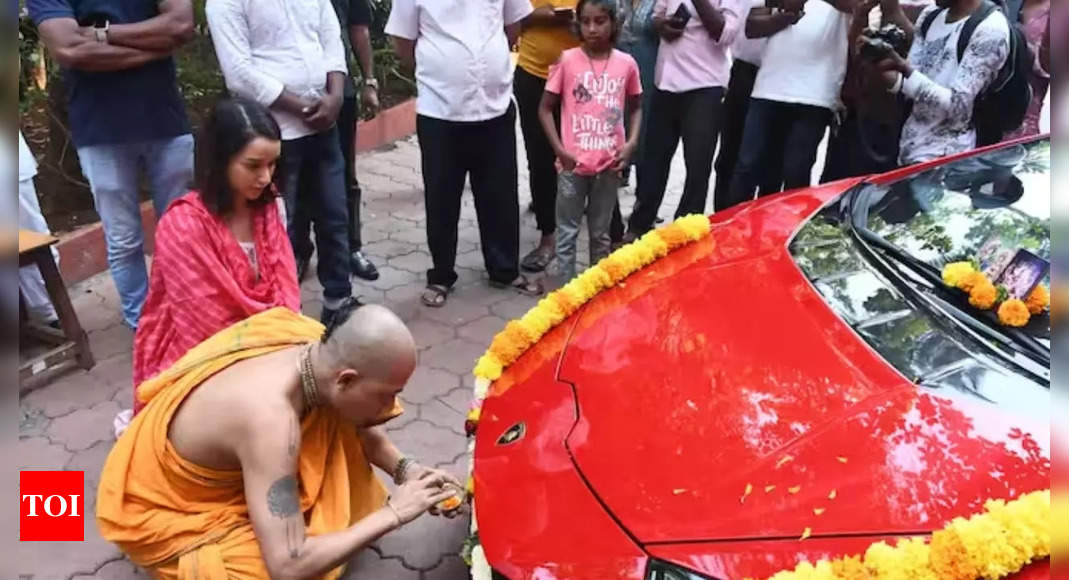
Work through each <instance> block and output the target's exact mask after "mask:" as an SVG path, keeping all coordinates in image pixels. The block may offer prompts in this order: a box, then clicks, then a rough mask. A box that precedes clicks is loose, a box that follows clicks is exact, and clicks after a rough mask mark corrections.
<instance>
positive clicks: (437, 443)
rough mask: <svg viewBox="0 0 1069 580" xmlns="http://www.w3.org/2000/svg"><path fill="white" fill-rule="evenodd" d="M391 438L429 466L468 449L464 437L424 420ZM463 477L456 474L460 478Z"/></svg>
mask: <svg viewBox="0 0 1069 580" xmlns="http://www.w3.org/2000/svg"><path fill="white" fill-rule="evenodd" d="M390 438H391V439H392V440H393V442H394V444H396V445H397V448H398V449H404V451H405V454H407V455H411V456H412V457H414V458H415V459H417V460H418V461H420V462H421V463H424V464H427V465H435V464H437V463H440V462H452V461H453V460H454V459H455V458H456V457H457V456H458V455H460V454H461V453H464V451H465V450H466V449H467V448H468V444H467V439H466V438H465V437H464V436H463V435H460V434H458V433H456V432H455V431H452V430H450V429H447V428H445V427H439V426H438V425H435V424H433V423H431V422H429V421H424V420H422V419H420V420H417V421H413V422H411V423H409V424H408V425H406V426H405V428H404V429H400V430H397V431H394V432H392V433H390ZM462 475H464V474H461V473H458V474H456V476H457V477H458V478H460V477H461V476H462ZM458 545H459V544H458Z"/></svg>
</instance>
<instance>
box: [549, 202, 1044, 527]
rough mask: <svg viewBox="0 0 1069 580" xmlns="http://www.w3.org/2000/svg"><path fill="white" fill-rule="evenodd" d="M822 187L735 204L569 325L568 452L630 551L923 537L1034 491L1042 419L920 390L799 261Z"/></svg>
mask: <svg viewBox="0 0 1069 580" xmlns="http://www.w3.org/2000/svg"><path fill="white" fill-rule="evenodd" d="M840 190H841V188H840ZM834 193H836V192H835V191H834V190H833V189H831V188H828V189H825V190H820V189H818V190H815V191H810V192H807V193H805V194H798V195H784V196H779V197H778V198H774V200H770V201H769V202H767V203H762V204H752V205H751V206H749V207H747V208H746V211H745V212H740V213H736V214H730V216H729V217H727V218H725V219H724V220H723V221H720V222H719V223H716V225H715V227H714V235H713V236H712V238H711V239H708V240H705V241H702V242H698V243H696V244H694V245H692V246H688V247H686V248H683V249H681V250H679V251H677V252H675V253H673V254H672V255H670V256H668V257H667V258H665V259H664V260H661V261H660V262H658V264H657V265H656V266H655V267H652V268H648V269H646V270H644V271H642V272H640V273H638V274H636V275H635V276H633V277H632V278H629V279H628V281H627V282H626V284H624V285H621V286H622V287H619V288H614V289H612V290H610V291H607V292H605V293H603V294H602V295H601V296H599V297H598V298H597V299H595V300H594V301H592V302H591V303H590V304H588V305H587V307H586V308H585V309H584V310H583V312H582V314H581V315H580V318H579V319H578V321H577V322H576V324H575V327H574V330H573V331H572V334H571V337H570V339H569V341H568V344H567V347H566V349H565V352H564V354H563V357H562V360H561V361H560V368H559V372H558V377H557V378H558V380H559V381H562V382H566V383H570V384H571V385H572V386H573V390H574V396H575V398H576V408H577V411H578V418H577V421H576V423H575V425H574V427H573V429H572V430H571V433H570V434H569V435H568V437H567V447H568V449H569V451H570V452H571V455H572V458H573V460H574V462H575V465H576V467H577V468H578V470H579V471H580V473H581V474H582V476H583V478H584V479H585V480H586V481H587V482H588V484H589V486H590V488H591V490H592V491H593V493H594V494H595V495H596V496H597V497H598V498H600V500H601V501H602V503H603V504H604V505H605V507H606V509H607V510H608V511H609V512H610V513H611V514H612V515H613V517H614V518H616V519H617V521H618V522H619V523H620V524H621V525H622V526H623V527H624V528H625V529H626V530H627V531H628V532H629V533H630V534H632V535H633V537H635V538H636V539H637V541H639V542H640V543H641V544H643V545H646V546H650V545H655V544H658V543H664V544H668V543H678V542H702V541H711V540H725V539H734V540H738V539H740V538H742V539H745V538H762V539H766V540H769V539H771V540H775V539H796V538H799V537H802V536H804V535H806V536H807V535H812V536H814V537H822V536H824V537H827V536H837V535H859V534H865V535H880V534H911V533H923V532H926V531H930V530H932V529H934V528H937V527H941V526H942V525H944V524H945V522H946V521H947V520H949V519H950V518H952V517H955V516H958V515H965V514H968V513H972V512H975V511H978V510H981V509H982V507H983V502H984V501H985V500H987V499H989V498H1012V497H1016V496H1018V495H1020V494H1022V493H1026V492H1028V491H1032V490H1034V489H1041V488H1046V487H1049V478H1050V459H1049V458H1050V453H1049V449H1048V445H1049V443H1048V442H1049V424H1047V423H1042V422H1030V421H1032V420H1030V419H1028V418H1022V417H1017V416H1013V415H1011V414H1009V413H1008V412H1007V411H1005V410H1002V409H999V408H997V407H995V406H992V405H990V404H988V403H985V402H983V401H980V400H976V399H970V398H968V397H957V398H949V397H944V396H942V395H940V394H936V393H934V392H929V391H926V390H923V389H921V388H919V387H916V386H915V385H913V384H912V383H911V382H910V381H907V380H905V379H904V378H903V377H902V376H901V375H900V374H899V373H898V372H897V371H895V370H894V369H893V368H892V367H891V366H889V365H888V364H887V363H886V362H885V361H884V360H883V359H882V358H880V357H879V355H878V354H876V353H875V352H874V351H872V350H871V349H870V348H869V347H868V345H867V344H866V343H864V342H863V341H861V340H860V339H859V338H858V337H857V336H856V335H855V334H854V333H853V331H852V330H850V329H849V328H848V327H847V326H846V325H844V324H843V323H842V322H841V320H840V319H839V318H838V317H837V316H836V315H835V314H834V313H833V312H832V311H831V310H830V309H829V308H828V307H827V305H826V304H825V303H824V302H823V300H822V299H821V298H820V296H819V295H818V294H817V293H816V292H815V291H814V290H813V288H812V286H811V285H810V283H809V282H808V281H807V280H806V278H805V277H804V276H803V275H802V273H801V272H800V271H799V269H798V268H797V267H796V266H795V264H794V262H793V260H792V259H791V257H790V255H789V254H788V252H787V250H786V245H787V242H788V240H789V238H790V236H791V235H792V234H793V232H794V231H795V230H796V229H797V227H798V226H799V225H800V224H801V223H802V222H804V220H805V219H806V218H807V217H808V216H810V215H812V213H813V212H815V211H816V210H817V209H819V207H820V205H821V204H822V203H825V202H826V201H827V200H828V199H830V198H831V197H832V196H833V194H834ZM714 221H715V220H714Z"/></svg>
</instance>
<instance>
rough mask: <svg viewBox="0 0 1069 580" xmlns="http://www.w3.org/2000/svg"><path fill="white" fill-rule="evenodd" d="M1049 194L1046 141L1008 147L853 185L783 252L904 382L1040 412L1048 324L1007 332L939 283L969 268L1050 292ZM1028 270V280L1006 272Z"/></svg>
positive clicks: (1040, 321)
mask: <svg viewBox="0 0 1069 580" xmlns="http://www.w3.org/2000/svg"><path fill="white" fill-rule="evenodd" d="M1050 195H1051V184H1050V141H1049V139H1043V140H1038V141H1033V142H1030V143H1026V144H1023V145H1014V146H1008V147H1005V148H1001V149H998V150H996V151H992V152H989V153H985V154H981V155H977V156H972V157H969V158H966V159H963V160H960V161H956V162H952V163H949V164H946V165H942V166H939V167H936V168H933V169H929V170H926V171H923V172H920V173H917V174H914V175H911V176H909V177H907V178H904V179H902V180H899V181H894V182H891V183H882V184H864V185H861V186H859V187H858V188H856V189H854V190H852V191H850V192H848V193H847V194H846V195H844V196H843V197H842V198H841V199H839V200H837V201H836V202H835V203H832V204H830V205H828V206H827V207H825V208H824V209H823V210H821V211H820V212H819V213H818V214H817V215H816V216H814V217H813V219H811V220H810V221H809V222H807V223H806V225H805V226H803V227H802V228H801V229H800V230H799V232H798V234H797V235H796V236H795V238H794V240H793V241H792V242H791V247H790V249H791V253H792V255H793V257H794V259H795V261H796V262H797V263H798V265H799V267H800V268H801V269H802V271H803V272H804V273H805V274H806V276H807V277H808V278H809V279H810V281H811V282H812V283H813V285H814V287H815V288H816V289H817V291H818V292H820V294H821V295H822V296H823V298H824V299H825V301H826V302H827V303H828V305H829V306H830V307H831V308H832V309H833V310H834V311H835V312H836V313H837V314H838V315H839V316H840V317H841V318H842V319H843V320H844V321H845V322H846V323H847V324H849V325H850V326H851V327H852V328H853V329H854V330H855V331H856V332H857V333H858V335H859V336H860V337H861V338H862V339H864V340H865V341H866V342H868V343H869V344H870V345H871V346H872V347H873V348H874V349H875V350H876V351H878V352H879V353H880V354H881V355H882V356H883V357H884V358H885V359H886V360H887V361H888V362H889V363H890V364H891V365H893V366H894V367H895V368H897V369H898V370H899V371H900V372H901V373H902V374H903V375H905V376H906V377H908V378H909V379H911V380H913V381H915V382H917V383H918V384H920V385H921V386H922V387H925V388H930V389H934V390H938V391H942V392H944V393H947V394H953V395H956V396H968V397H972V398H979V399H982V400H984V401H988V402H991V403H996V404H999V405H1009V406H1014V407H1020V408H1021V410H1022V411H1024V412H1027V413H1036V412H1045V407H1046V405H1047V404H1048V402H1049V384H1050V321H1049V318H1048V317H1047V316H1046V315H1041V316H1034V317H1033V318H1032V320H1031V321H1030V322H1029V324H1028V325H1027V326H1026V327H1025V328H1024V329H1020V330H1017V329H1010V328H1007V327H1005V326H1002V325H1000V324H999V323H998V322H997V319H996V317H995V315H994V313H992V312H983V311H979V310H976V309H974V308H971V307H969V306H968V303H967V300H966V299H965V297H964V296H963V295H961V294H960V293H958V291H955V290H950V289H947V288H946V287H944V286H943V285H942V284H941V283H940V281H939V275H940V272H941V270H942V268H943V266H944V265H945V264H947V263H949V262H954V261H962V260H974V261H976V262H977V263H979V264H980V265H981V267H982V269H983V270H984V271H985V273H987V274H988V275H989V277H991V278H992V280H994V281H995V282H996V283H1001V284H1003V285H1004V286H1006V287H1008V288H1010V289H1012V290H1013V291H1015V292H1018V293H1021V292H1025V293H1026V292H1027V290H1028V289H1029V288H1031V287H1032V286H1033V284H1032V282H1033V281H1034V279H1035V278H1036V277H1039V278H1041V280H1040V281H1039V283H1043V284H1049V269H1045V268H1046V264H1047V263H1048V262H1049V260H1050V259H1051V258H1050V256H1051V252H1050ZM1021 256H1024V258H1022V257H1021ZM1025 262H1027V263H1028V264H1033V265H1034V266H1035V267H1033V268H1031V269H1029V272H1030V273H1031V276H1021V275H1018V274H1016V271H1017V270H1021V268H1016V269H1015V268H1013V267H1012V265H1014V264H1020V263H1025ZM1025 278H1030V279H1025Z"/></svg>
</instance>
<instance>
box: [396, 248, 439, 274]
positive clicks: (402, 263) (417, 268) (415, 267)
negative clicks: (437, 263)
mask: <svg viewBox="0 0 1069 580" xmlns="http://www.w3.org/2000/svg"><path fill="white" fill-rule="evenodd" d="M390 265H391V266H393V267H394V268H399V269H401V270H406V271H408V272H413V273H416V274H422V273H424V272H426V271H427V269H428V268H430V267H431V265H432V262H431V255H430V254H429V253H427V252H424V251H419V250H417V251H415V252H412V253H409V254H405V255H403V256H397V257H396V258H390Z"/></svg>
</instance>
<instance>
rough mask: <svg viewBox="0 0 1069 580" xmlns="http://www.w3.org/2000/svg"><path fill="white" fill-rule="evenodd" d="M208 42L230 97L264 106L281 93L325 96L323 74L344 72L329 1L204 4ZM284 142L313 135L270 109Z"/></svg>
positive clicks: (212, 1) (245, 0) (257, 0)
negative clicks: (286, 91)
mask: <svg viewBox="0 0 1069 580" xmlns="http://www.w3.org/2000/svg"><path fill="white" fill-rule="evenodd" d="M205 13H206V15H207V17H208V26H209V27H210V28H211V34H212V42H213V43H214V44H215V52H216V55H217V56H218V58H219V66H220V68H221V69H222V70H223V78H224V79H225V80H226V86H227V88H228V89H230V92H232V93H234V94H236V95H239V96H242V97H245V98H248V99H253V100H255V101H257V102H258V103H260V104H261V105H264V106H265V107H266V106H270V105H271V103H274V102H275V100H276V99H278V97H279V95H281V94H282V91H283V89H285V90H288V91H290V92H291V93H294V94H296V95H297V96H303V97H308V98H313V99H314V98H318V97H319V96H322V95H323V94H325V93H326V87H327V74H328V73H331V72H340V73H348V67H347V66H346V62H345V48H344V45H342V41H341V26H340V25H339V24H338V16H337V14H336V13H335V12H334V6H333V5H332V4H331V3H330V0H208V1H207V5H206V6H205ZM271 114H272V115H274V117H275V120H276V121H277V122H278V125H279V128H280V129H282V138H283V139H285V140H290V139H297V138H300V137H305V136H307V135H311V134H313V133H315V131H314V130H313V129H312V128H311V127H309V126H308V125H307V124H305V122H304V120H303V119H302V118H301V117H299V116H296V115H293V114H290V113H287V112H283V111H278V110H275V109H271Z"/></svg>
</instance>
